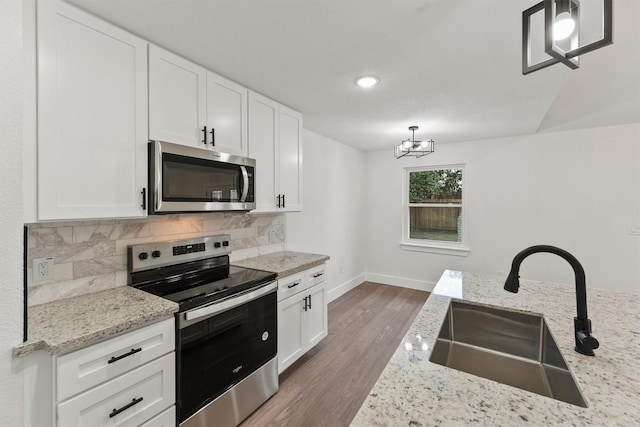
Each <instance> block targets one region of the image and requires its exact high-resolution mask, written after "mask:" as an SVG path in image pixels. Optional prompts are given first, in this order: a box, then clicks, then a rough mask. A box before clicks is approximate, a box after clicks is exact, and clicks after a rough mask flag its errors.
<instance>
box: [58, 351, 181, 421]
mask: <svg viewBox="0 0 640 427" xmlns="http://www.w3.org/2000/svg"><path fill="white" fill-rule="evenodd" d="M174 364H175V357H174V353H170V354H167V355H166V356H164V357H162V358H160V359H157V360H154V361H153V362H150V363H148V364H146V365H144V366H142V367H140V368H138V369H134V370H133V371H131V372H128V373H127V374H125V375H122V376H120V377H118V378H116V379H114V380H111V381H109V382H106V383H104V384H102V385H100V386H98V387H95V388H93V389H91V390H89V391H87V392H85V393H82V394H79V395H78V396H76V397H73V398H71V399H69V400H67V401H66V402H64V403H62V404H60V405H58V425H59V426H65V427H71V426H92V427H101V426H121V427H124V426H137V425H140V424H141V423H142V422H144V421H146V420H149V419H150V418H152V417H153V416H155V415H156V414H158V413H159V412H161V411H163V410H165V409H167V408H168V407H169V406H171V405H173V404H174V402H175V365H174Z"/></svg>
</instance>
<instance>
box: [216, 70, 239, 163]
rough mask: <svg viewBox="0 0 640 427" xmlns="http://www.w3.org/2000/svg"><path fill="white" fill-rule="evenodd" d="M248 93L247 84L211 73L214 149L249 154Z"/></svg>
mask: <svg viewBox="0 0 640 427" xmlns="http://www.w3.org/2000/svg"><path fill="white" fill-rule="evenodd" d="M247 93H248V90H247V89H246V88H245V87H242V86H240V85H239V84H237V83H234V82H232V81H231V80H227V79H225V78H224V77H221V76H219V75H217V74H214V73H212V72H211V71H208V72H207V126H208V129H209V132H210V135H209V136H210V139H209V142H210V143H211V142H212V143H213V147H214V150H216V151H222V152H224V153H230V154H237V155H242V156H246V155H247ZM211 132H212V133H211Z"/></svg>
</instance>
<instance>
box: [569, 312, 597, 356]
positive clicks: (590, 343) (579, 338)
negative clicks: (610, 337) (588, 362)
mask: <svg viewBox="0 0 640 427" xmlns="http://www.w3.org/2000/svg"><path fill="white" fill-rule="evenodd" d="M573 324H574V327H575V335H576V347H575V350H576V351H577V352H578V353H580V354H584V355H587V356H595V353H594V352H593V350H595V349H596V348H598V347H600V343H599V342H598V340H597V339H596V337H594V336H593V335H591V321H590V320H589V319H578V318H577V317H574V318H573Z"/></svg>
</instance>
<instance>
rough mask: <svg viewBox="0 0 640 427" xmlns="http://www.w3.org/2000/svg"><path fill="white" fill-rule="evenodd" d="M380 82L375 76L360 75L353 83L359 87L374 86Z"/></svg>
mask: <svg viewBox="0 0 640 427" xmlns="http://www.w3.org/2000/svg"><path fill="white" fill-rule="evenodd" d="M379 82H380V79H379V78H378V77H376V76H361V77H358V78H357V79H356V80H355V83H356V84H357V85H358V86H360V87H371V86H375V85H377V84H378V83H379Z"/></svg>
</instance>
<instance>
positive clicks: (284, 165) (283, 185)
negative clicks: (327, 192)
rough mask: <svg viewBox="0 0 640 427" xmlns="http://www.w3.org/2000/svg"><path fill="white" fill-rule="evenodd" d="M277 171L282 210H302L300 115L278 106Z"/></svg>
mask: <svg viewBox="0 0 640 427" xmlns="http://www.w3.org/2000/svg"><path fill="white" fill-rule="evenodd" d="M279 118H280V126H279V128H280V141H279V142H280V143H279V147H278V160H279V163H278V170H279V172H280V181H279V182H280V193H282V197H283V199H282V200H281V205H282V210H284V211H285V212H296V211H301V210H302V114H300V113H298V112H297V111H293V110H292V109H290V108H287V107H285V106H283V105H281V106H280V112H279Z"/></svg>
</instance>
